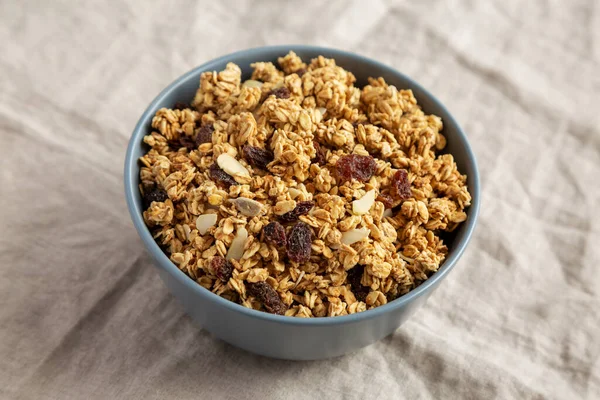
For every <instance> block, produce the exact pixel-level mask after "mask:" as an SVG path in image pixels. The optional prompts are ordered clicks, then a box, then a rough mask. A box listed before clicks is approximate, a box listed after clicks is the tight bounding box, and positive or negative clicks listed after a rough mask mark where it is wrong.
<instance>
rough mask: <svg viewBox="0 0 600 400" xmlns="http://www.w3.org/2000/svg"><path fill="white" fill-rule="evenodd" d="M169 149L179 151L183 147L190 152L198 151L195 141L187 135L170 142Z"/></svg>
mask: <svg viewBox="0 0 600 400" xmlns="http://www.w3.org/2000/svg"><path fill="white" fill-rule="evenodd" d="M168 144H169V147H170V148H172V149H174V150H179V149H180V148H182V147H185V148H186V149H188V150H189V151H192V150H196V147H197V146H196V143H195V142H194V139H192V138H191V137H189V136H186V135H183V134H182V135H180V136H179V137H178V138H177V139H173V140H169V142H168Z"/></svg>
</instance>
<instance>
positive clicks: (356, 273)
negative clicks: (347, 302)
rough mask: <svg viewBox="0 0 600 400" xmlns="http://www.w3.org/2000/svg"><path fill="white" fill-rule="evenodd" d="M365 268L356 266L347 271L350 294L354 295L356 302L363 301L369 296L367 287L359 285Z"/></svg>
mask: <svg viewBox="0 0 600 400" xmlns="http://www.w3.org/2000/svg"><path fill="white" fill-rule="evenodd" d="M364 270H365V267H364V266H362V265H359V264H356V265H355V266H354V267H353V268H352V269H350V270H349V271H348V282H349V283H350V286H351V287H352V293H354V297H356V300H358V301H365V299H366V298H367V295H368V294H369V287H368V286H363V285H362V283H360V281H361V279H362V276H363V272H364Z"/></svg>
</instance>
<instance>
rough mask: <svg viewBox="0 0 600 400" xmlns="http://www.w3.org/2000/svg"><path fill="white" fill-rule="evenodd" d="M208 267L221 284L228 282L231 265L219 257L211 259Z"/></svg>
mask: <svg viewBox="0 0 600 400" xmlns="http://www.w3.org/2000/svg"><path fill="white" fill-rule="evenodd" d="M210 267H211V268H212V270H213V271H214V273H215V275H216V276H217V278H219V280H220V281H221V282H228V281H229V278H231V275H232V274H233V264H232V263H231V261H229V260H226V259H225V258H223V257H221V256H215V257H213V259H212V260H211V261H210Z"/></svg>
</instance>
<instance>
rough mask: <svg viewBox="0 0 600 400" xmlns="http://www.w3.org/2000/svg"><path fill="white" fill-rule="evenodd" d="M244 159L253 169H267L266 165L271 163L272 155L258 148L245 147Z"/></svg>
mask: <svg viewBox="0 0 600 400" xmlns="http://www.w3.org/2000/svg"><path fill="white" fill-rule="evenodd" d="M244 158H245V159H246V161H248V163H249V164H250V165H252V166H254V167H258V168H262V169H267V165H268V164H269V163H270V162H271V161H273V153H272V152H270V151H269V150H266V149H261V148H260V147H254V146H245V147H244Z"/></svg>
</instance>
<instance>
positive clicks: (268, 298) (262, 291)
mask: <svg viewBox="0 0 600 400" xmlns="http://www.w3.org/2000/svg"><path fill="white" fill-rule="evenodd" d="M246 289H247V290H248V293H249V294H250V295H252V296H254V297H255V298H256V299H257V300H258V301H260V302H261V303H262V304H263V306H264V307H265V309H266V310H267V311H268V312H270V313H271V314H279V315H284V314H285V312H286V311H287V306H286V305H285V304H284V303H283V301H282V300H281V297H279V294H278V293H277V292H276V291H275V289H273V288H272V287H271V286H270V285H269V284H268V283H266V282H255V283H253V282H246Z"/></svg>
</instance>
